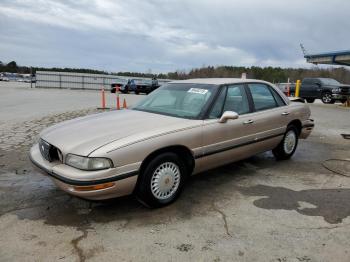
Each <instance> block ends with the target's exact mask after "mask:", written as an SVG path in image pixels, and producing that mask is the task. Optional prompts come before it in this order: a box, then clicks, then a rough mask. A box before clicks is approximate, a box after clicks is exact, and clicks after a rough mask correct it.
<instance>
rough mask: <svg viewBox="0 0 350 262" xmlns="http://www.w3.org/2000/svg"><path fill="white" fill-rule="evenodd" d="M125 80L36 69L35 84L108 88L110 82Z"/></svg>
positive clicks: (115, 77)
mask: <svg viewBox="0 0 350 262" xmlns="http://www.w3.org/2000/svg"><path fill="white" fill-rule="evenodd" d="M126 81H127V79H126V78H123V77H119V76H113V75H100V74H82V73H67V72H49V71H37V72H36V85H35V86H36V87H43V88H66V89H90V90H97V89H101V87H102V86H103V87H104V88H106V89H109V88H110V87H111V84H112V83H122V84H123V83H126Z"/></svg>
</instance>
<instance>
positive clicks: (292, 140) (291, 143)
mask: <svg viewBox="0 0 350 262" xmlns="http://www.w3.org/2000/svg"><path fill="white" fill-rule="evenodd" d="M296 141H297V137H296V134H295V132H294V131H293V130H289V131H288V133H287V134H286V136H285V138H284V143H283V147H284V152H286V153H287V154H290V153H292V152H293V150H294V147H295V144H296Z"/></svg>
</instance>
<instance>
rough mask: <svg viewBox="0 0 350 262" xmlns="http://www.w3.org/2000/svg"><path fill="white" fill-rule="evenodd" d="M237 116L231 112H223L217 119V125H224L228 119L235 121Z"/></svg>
mask: <svg viewBox="0 0 350 262" xmlns="http://www.w3.org/2000/svg"><path fill="white" fill-rule="evenodd" d="M238 117H239V115H238V114H237V113H236V112H233V111H225V112H224V113H223V114H222V116H221V117H220V119H219V123H226V122H227V120H229V119H232V120H234V119H237V118H238Z"/></svg>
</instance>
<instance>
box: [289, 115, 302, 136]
mask: <svg viewBox="0 0 350 262" xmlns="http://www.w3.org/2000/svg"><path fill="white" fill-rule="evenodd" d="M291 125H293V126H295V127H296V128H297V129H298V132H299V135H300V133H301V128H302V124H301V121H300V120H298V119H295V120H293V121H291V122H290V123H289V124H288V126H291Z"/></svg>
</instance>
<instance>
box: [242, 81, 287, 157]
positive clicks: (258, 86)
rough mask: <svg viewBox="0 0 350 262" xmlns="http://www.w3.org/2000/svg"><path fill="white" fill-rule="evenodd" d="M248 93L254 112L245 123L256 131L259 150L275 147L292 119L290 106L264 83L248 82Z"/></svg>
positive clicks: (255, 139)
mask: <svg viewBox="0 0 350 262" xmlns="http://www.w3.org/2000/svg"><path fill="white" fill-rule="evenodd" d="M248 91H249V92H248V93H249V98H250V99H251V103H252V104H253V110H254V113H252V114H249V116H247V117H248V119H246V120H245V122H244V123H247V124H246V125H249V126H250V127H251V130H252V131H251V132H254V141H255V142H256V143H257V149H258V150H259V151H266V150H270V149H272V148H274V147H275V146H277V144H278V143H279V142H280V141H281V139H282V137H283V134H284V132H285V129H286V126H287V125H288V123H289V122H290V121H291V119H290V118H291V116H290V112H289V110H288V109H289V108H288V106H287V105H286V103H285V102H284V101H283V99H282V98H281V97H280V95H279V94H278V93H277V92H276V91H275V90H274V89H273V88H272V87H271V86H269V85H267V84H264V83H251V84H248Z"/></svg>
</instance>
